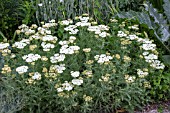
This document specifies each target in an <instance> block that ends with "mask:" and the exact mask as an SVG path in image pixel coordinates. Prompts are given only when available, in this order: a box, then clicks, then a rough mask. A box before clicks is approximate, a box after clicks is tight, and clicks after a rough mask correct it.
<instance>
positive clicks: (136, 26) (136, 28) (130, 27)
mask: <svg viewBox="0 0 170 113" xmlns="http://www.w3.org/2000/svg"><path fill="white" fill-rule="evenodd" d="M128 28H129V29H134V30H139V25H133V26H128Z"/></svg>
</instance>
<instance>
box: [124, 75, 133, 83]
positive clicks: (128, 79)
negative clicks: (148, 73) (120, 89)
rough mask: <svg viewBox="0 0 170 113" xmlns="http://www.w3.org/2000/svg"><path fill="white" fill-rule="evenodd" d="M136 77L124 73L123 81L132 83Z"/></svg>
mask: <svg viewBox="0 0 170 113" xmlns="http://www.w3.org/2000/svg"><path fill="white" fill-rule="evenodd" d="M135 79H136V77H135V76H129V75H125V81H126V82H127V83H133V82H134V81H135Z"/></svg>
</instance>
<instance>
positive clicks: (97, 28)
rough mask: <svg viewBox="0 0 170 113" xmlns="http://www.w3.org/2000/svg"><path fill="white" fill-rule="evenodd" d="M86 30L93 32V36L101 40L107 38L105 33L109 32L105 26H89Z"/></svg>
mask: <svg viewBox="0 0 170 113" xmlns="http://www.w3.org/2000/svg"><path fill="white" fill-rule="evenodd" d="M87 30H88V31H93V32H95V34H97V35H99V36H100V37H102V38H104V37H106V36H109V33H107V32H106V31H108V30H109V27H108V26H105V25H98V26H89V27H88V29H87Z"/></svg>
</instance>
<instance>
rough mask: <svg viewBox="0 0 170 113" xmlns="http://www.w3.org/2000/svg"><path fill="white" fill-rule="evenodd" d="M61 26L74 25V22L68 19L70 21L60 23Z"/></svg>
mask: <svg viewBox="0 0 170 113" xmlns="http://www.w3.org/2000/svg"><path fill="white" fill-rule="evenodd" d="M59 23H60V24H61V25H69V24H72V23H73V20H71V19H68V20H63V21H61V22H59Z"/></svg>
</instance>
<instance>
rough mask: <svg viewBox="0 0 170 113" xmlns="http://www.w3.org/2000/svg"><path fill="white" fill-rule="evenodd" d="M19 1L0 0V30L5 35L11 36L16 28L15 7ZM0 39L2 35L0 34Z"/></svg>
mask: <svg viewBox="0 0 170 113" xmlns="http://www.w3.org/2000/svg"><path fill="white" fill-rule="evenodd" d="M19 4H20V1H19V0H17V1H14V0H1V2H0V11H1V12H0V18H1V19H0V26H1V27H0V31H1V32H2V33H3V34H4V35H5V36H6V37H11V36H12V35H13V31H15V30H16V28H17V26H18V25H19V21H18V14H17V8H18V7H19ZM0 39H2V36H1V35H0Z"/></svg>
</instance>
